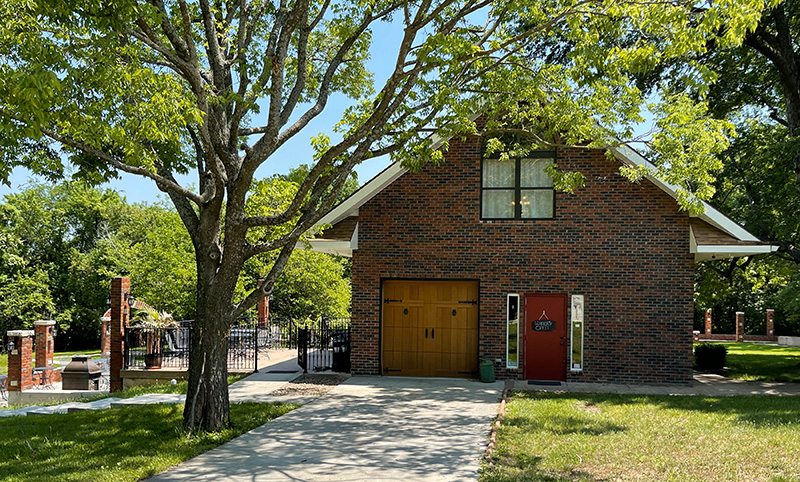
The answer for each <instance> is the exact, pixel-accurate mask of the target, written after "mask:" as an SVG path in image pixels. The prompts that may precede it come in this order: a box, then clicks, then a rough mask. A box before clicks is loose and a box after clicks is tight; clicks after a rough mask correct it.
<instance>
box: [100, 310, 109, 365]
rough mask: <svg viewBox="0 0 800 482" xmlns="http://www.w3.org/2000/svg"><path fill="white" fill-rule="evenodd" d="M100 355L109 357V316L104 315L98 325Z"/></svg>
mask: <svg viewBox="0 0 800 482" xmlns="http://www.w3.org/2000/svg"><path fill="white" fill-rule="evenodd" d="M109 311H110V310H109ZM100 356H102V357H103V358H111V318H106V317H105V316H104V317H103V318H102V320H101V325H100Z"/></svg>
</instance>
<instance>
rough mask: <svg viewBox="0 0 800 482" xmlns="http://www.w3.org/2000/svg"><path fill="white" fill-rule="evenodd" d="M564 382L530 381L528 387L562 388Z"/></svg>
mask: <svg viewBox="0 0 800 482" xmlns="http://www.w3.org/2000/svg"><path fill="white" fill-rule="evenodd" d="M563 384H564V382H560V381H558V380H528V385H546V386H550V387H560V386H561V385H563Z"/></svg>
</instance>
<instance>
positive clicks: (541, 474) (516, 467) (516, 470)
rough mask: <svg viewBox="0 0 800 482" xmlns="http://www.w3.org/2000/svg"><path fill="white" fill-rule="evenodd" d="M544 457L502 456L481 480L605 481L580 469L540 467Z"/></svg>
mask: <svg viewBox="0 0 800 482" xmlns="http://www.w3.org/2000/svg"><path fill="white" fill-rule="evenodd" d="M542 459H543V458H542V457H536V456H530V455H527V454H518V455H517V456H515V457H508V456H506V457H500V458H499V459H498V460H497V462H498V463H499V464H498V466H495V467H487V468H484V469H483V471H482V472H481V478H480V480H481V482H528V481H530V482H603V481H604V480H606V479H598V478H596V477H594V476H592V475H591V474H588V473H586V472H583V471H580V470H572V471H570V472H561V473H558V472H555V471H552V470H545V469H542V468H540V465H541V463H542Z"/></svg>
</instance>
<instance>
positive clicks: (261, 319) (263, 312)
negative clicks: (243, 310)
mask: <svg viewBox="0 0 800 482" xmlns="http://www.w3.org/2000/svg"><path fill="white" fill-rule="evenodd" d="M263 282H264V280H263V279H260V280H258V286H261V283H263ZM258 327H259V328H268V327H269V296H265V297H263V298H261V300H260V301H259V302H258Z"/></svg>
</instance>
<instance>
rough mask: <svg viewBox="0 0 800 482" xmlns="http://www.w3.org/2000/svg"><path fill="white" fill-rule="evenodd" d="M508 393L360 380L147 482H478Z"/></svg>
mask: <svg viewBox="0 0 800 482" xmlns="http://www.w3.org/2000/svg"><path fill="white" fill-rule="evenodd" d="M501 392H502V382H496V383H491V384H485V383H480V382H478V381H474V380H454V379H422V378H393V377H355V378H351V379H349V380H347V381H346V382H345V383H343V384H341V385H339V386H337V387H336V388H334V389H333V390H332V391H331V392H330V393H329V394H328V395H326V396H324V397H322V398H319V399H317V400H314V401H313V402H311V403H309V404H307V405H304V406H303V407H300V408H298V409H297V410H294V411H292V412H290V413H288V414H286V415H283V416H282V417H279V418H277V419H275V420H273V421H271V422H268V423H266V424H264V425H262V426H261V427H259V428H256V429H254V430H252V431H250V432H248V433H246V434H244V435H242V436H241V437H239V438H237V439H235V440H232V441H230V442H228V443H226V444H224V445H222V446H220V447H217V448H216V449H213V450H211V451H209V452H206V453H204V454H202V455H200V456H198V457H196V458H194V459H191V460H188V461H186V462H184V463H182V464H180V465H178V466H176V467H173V468H172V469H170V470H168V471H166V472H164V473H162V474H160V475H158V476H156V477H154V478H152V479H148V480H150V481H151V482H156V481H158V482H168V481H169V482H174V481H201V480H214V481H216V480H225V481H234V482H235V481H242V482H244V481H247V482H257V481H332V480H340V481H356V480H363V481H367V480H370V481H404V482H409V481H448V480H459V481H460V480H476V479H477V476H478V468H479V465H480V462H479V461H480V456H481V453H482V451H483V450H484V449H485V447H486V438H487V436H488V435H489V430H490V425H491V421H492V419H493V417H494V416H495V415H496V413H497V402H498V401H499V397H500V395H501Z"/></svg>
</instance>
